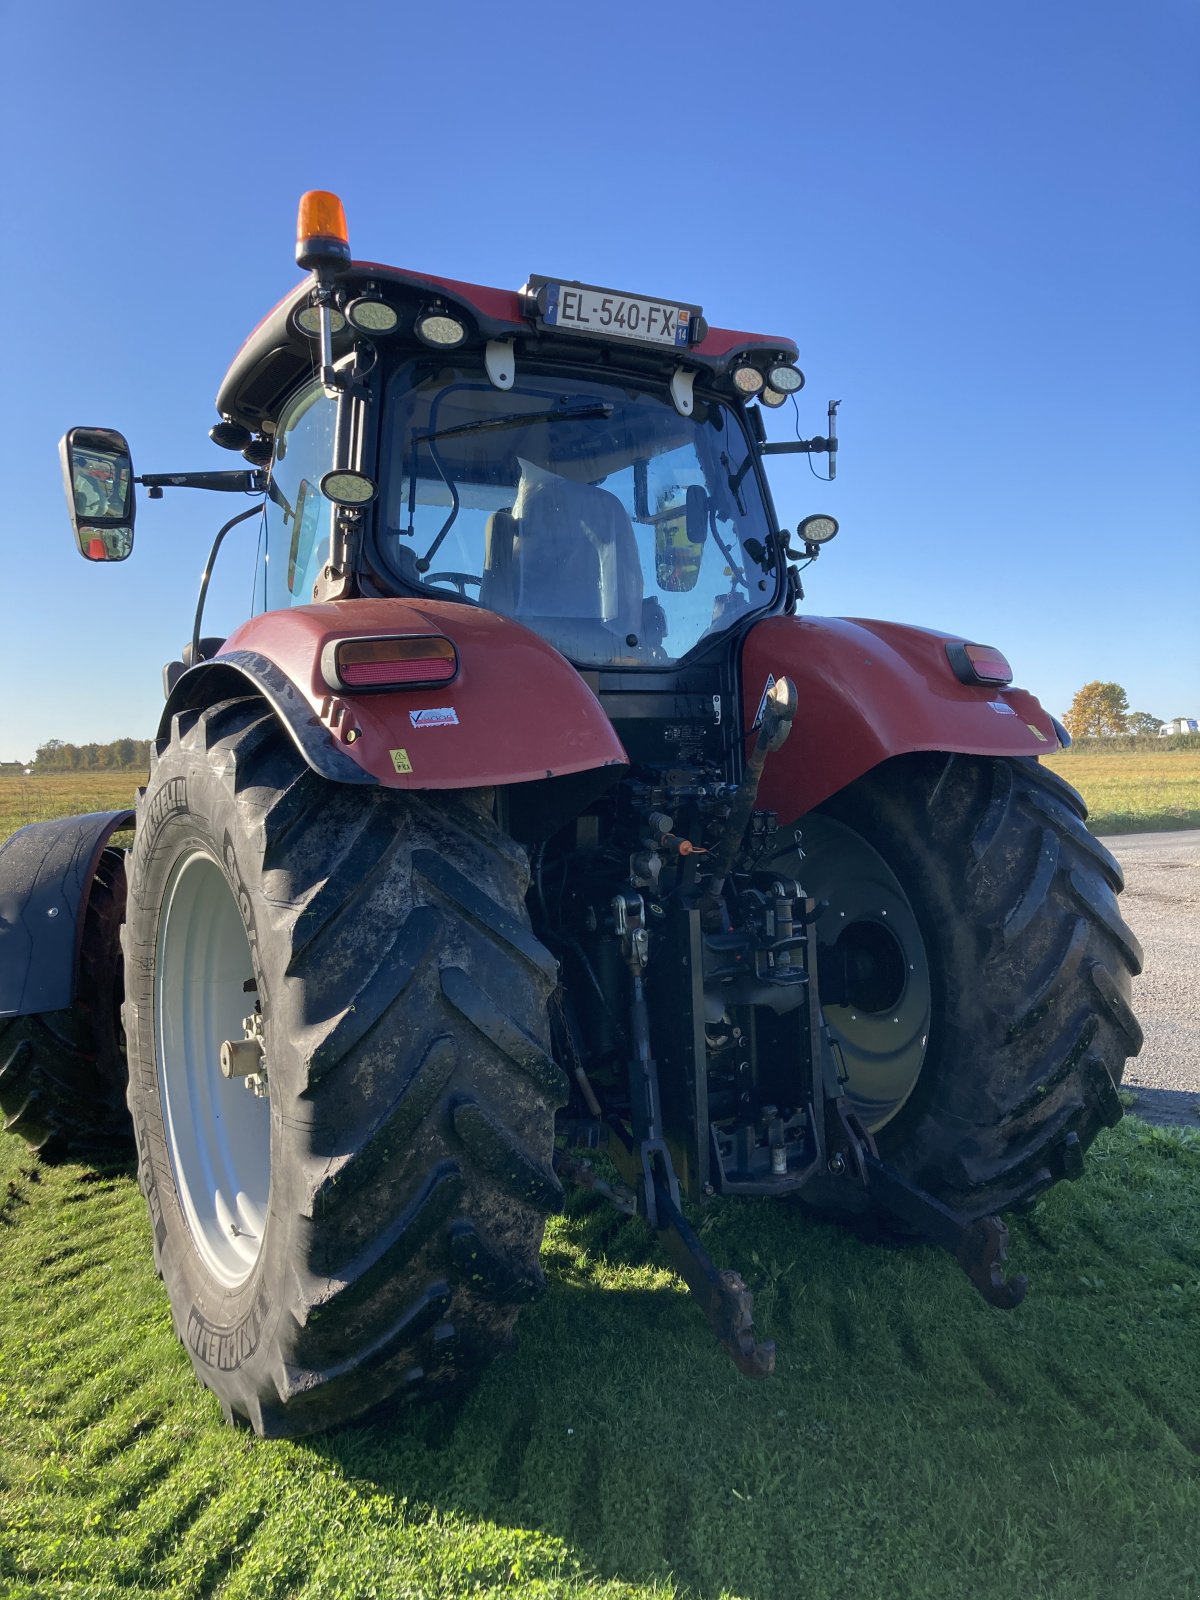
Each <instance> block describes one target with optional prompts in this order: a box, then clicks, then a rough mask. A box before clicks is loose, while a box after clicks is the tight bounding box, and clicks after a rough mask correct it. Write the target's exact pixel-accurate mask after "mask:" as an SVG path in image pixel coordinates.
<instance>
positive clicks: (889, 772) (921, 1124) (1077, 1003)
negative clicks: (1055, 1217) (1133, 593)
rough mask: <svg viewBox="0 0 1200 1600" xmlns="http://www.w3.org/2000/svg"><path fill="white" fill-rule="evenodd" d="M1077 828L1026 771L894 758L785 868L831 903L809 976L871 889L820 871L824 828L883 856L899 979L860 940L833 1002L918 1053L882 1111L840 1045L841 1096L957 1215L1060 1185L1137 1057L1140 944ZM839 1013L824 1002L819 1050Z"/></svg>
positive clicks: (1020, 766)
mask: <svg viewBox="0 0 1200 1600" xmlns="http://www.w3.org/2000/svg"><path fill="white" fill-rule="evenodd" d="M1086 815H1087V810H1086V807H1085V806H1084V804H1083V801H1082V799H1081V798H1080V796H1079V795H1078V794H1077V793H1076V792H1075V790H1074V789H1072V788H1071V787H1070V786H1069V785H1068V784H1066V783H1064V782H1063V781H1062V780H1061V779H1059V778H1058V777H1056V776H1055V774H1054V773H1052V772H1050V771H1049V770H1048V769H1047V768H1044V767H1041V766H1039V765H1038V764H1037V763H1036V762H1032V761H1024V760H1003V759H988V758H986V757H982V756H964V755H955V756H950V757H945V756H941V757H927V756H911V757H904V758H901V759H899V760H895V761H892V762H889V763H888V764H887V765H886V766H885V767H884V768H881V769H880V770H878V771H877V772H876V773H872V774H869V775H868V776H867V777H866V778H863V779H861V780H859V782H857V783H855V784H853V785H851V787H850V788H848V789H847V790H845V791H843V793H841V794H840V795H838V796H836V797H835V798H834V799H833V800H832V801H830V802H828V804H827V805H826V806H824V807H822V810H821V812H820V813H818V814H817V815H816V816H815V817H814V818H813V819H812V820H813V824H814V825H813V826H812V828H811V830H810V831H811V835H812V851H811V854H808V855H807V856H806V859H805V860H804V861H803V862H802V863H801V864H799V867H798V869H797V868H795V864H794V860H793V870H796V871H797V875H798V876H799V877H800V879H801V881H802V883H803V884H804V887H805V888H806V890H807V891H808V892H809V893H810V894H814V895H816V896H817V897H818V898H821V899H827V900H828V901H829V906H828V909H827V910H825V911H824V912H823V913H822V915H821V918H820V920H819V921H818V924H817V938H818V947H819V951H820V955H821V962H819V965H818V971H820V970H822V964H824V965H826V966H830V965H832V956H833V950H834V948H835V947H836V945H837V941H838V940H839V939H843V938H844V937H845V933H844V930H845V928H846V925H847V921H848V920H852V919H854V918H857V919H858V920H859V923H860V924H863V923H865V921H866V920H867V918H868V913H867V911H866V910H865V909H864V908H865V907H866V905H867V903H868V900H870V899H871V897H872V896H873V897H875V898H876V899H878V896H879V890H878V886H877V884H876V883H875V882H873V881H872V882H871V883H870V884H869V885H868V886H867V887H866V888H864V886H863V884H862V883H861V882H857V883H854V882H850V883H848V882H846V881H841V882H839V880H838V877H837V874H836V871H832V872H831V867H830V865H826V866H823V865H822V861H821V853H820V844H821V840H822V838H823V837H825V838H826V839H828V838H829V837H830V830H829V822H828V821H827V820H826V819H829V821H832V823H833V825H834V829H833V832H834V835H835V836H838V837H842V836H843V835H844V834H845V833H848V834H849V836H850V837H852V838H854V839H857V840H860V841H862V842H863V844H864V845H865V847H866V852H867V854H864V856H863V857H862V859H863V860H867V859H868V857H869V856H875V857H877V858H881V859H882V861H883V863H885V864H886V869H887V872H888V874H889V875H890V876H892V881H893V882H894V883H895V885H896V886H897V887H898V890H899V893H900V895H901V896H902V898H903V900H904V902H905V904H906V906H907V908H908V913H909V915H908V921H907V923H906V924H905V927H906V929H907V931H906V932H905V933H904V934H903V936H899V937H898V935H899V925H898V924H896V923H895V922H893V923H892V924H889V927H890V928H891V933H890V935H889V937H890V938H891V940H892V942H893V944H898V946H899V949H900V951H901V955H902V961H901V964H900V967H899V976H898V977H897V973H896V971H895V970H893V967H894V964H893V962H892V960H891V955H892V953H893V952H892V951H891V949H890V947H889V946H887V945H885V943H884V941H883V939H882V938H881V936H879V935H877V934H876V933H875V932H874V931H873V930H866V929H864V927H863V926H860V928H859V931H858V935H857V948H858V950H859V951H860V952H862V953H863V954H864V956H865V957H866V958H867V959H865V960H864V962H863V963H862V965H861V966H860V969H859V976H858V979H857V981H858V983H859V989H858V991H857V992H856V993H855V992H854V991H853V989H852V992H851V998H852V999H857V1000H859V1001H863V1000H865V1001H866V1002H867V1006H868V1009H869V1008H870V1007H872V1006H873V1007H875V1008H876V1010H875V1012H874V1013H873V1019H874V1020H875V1021H877V1022H878V1024H879V1028H880V1030H881V1031H882V1030H886V1028H888V1027H893V1026H894V1027H895V1028H896V1029H897V1037H898V1038H900V1040H901V1044H902V1046H903V1048H905V1049H907V1050H908V1051H909V1052H910V1054H911V1053H912V1052H914V1051H915V1052H916V1054H915V1056H913V1059H912V1062H911V1067H912V1070H911V1078H910V1080H909V1081H907V1082H905V1077H904V1073H903V1072H902V1073H901V1074H900V1076H899V1078H898V1079H896V1082H895V1088H896V1091H897V1096H896V1097H897V1102H898V1103H895V1104H893V1105H891V1106H881V1105H880V1104H879V1103H878V1101H875V1100H872V1098H871V1093H870V1092H868V1091H867V1090H865V1089H864V1085H865V1084H866V1083H867V1078H866V1077H864V1075H863V1074H864V1072H865V1071H866V1067H865V1066H864V1065H863V1063H862V1062H860V1063H859V1064H858V1066H857V1069H856V1064H855V1059H854V1049H855V1048H860V1049H861V1037H860V1036H854V1035H852V1032H851V1031H850V1030H847V1036H846V1038H845V1039H844V1040H843V1046H844V1049H845V1048H846V1046H847V1045H848V1046H849V1048H848V1049H846V1059H847V1068H848V1071H849V1082H848V1084H847V1093H848V1095H849V1096H850V1098H851V1099H852V1100H855V1101H856V1103H857V1105H858V1109H859V1110H860V1112H862V1114H863V1115H864V1117H865V1120H867V1121H869V1122H870V1121H872V1120H873V1121H874V1122H875V1124H876V1127H877V1133H876V1138H877V1141H878V1144H879V1148H880V1154H881V1155H882V1156H883V1157H884V1158H885V1159H886V1160H888V1161H889V1162H890V1163H891V1164H892V1165H893V1166H895V1167H896V1168H897V1169H898V1170H899V1171H900V1172H901V1173H902V1174H904V1175H905V1176H906V1177H908V1178H910V1179H911V1180H912V1181H913V1182H915V1183H917V1184H919V1185H920V1186H921V1187H923V1188H925V1189H927V1190H929V1191H930V1192H932V1193H933V1194H935V1195H937V1196H938V1197H939V1198H940V1199H942V1200H944V1201H946V1202H947V1203H949V1204H952V1205H954V1206H955V1207H957V1208H959V1209H961V1210H962V1211H964V1212H966V1213H967V1214H969V1215H982V1214H984V1213H987V1212H994V1211H1000V1210H1003V1209H1005V1208H1008V1207H1012V1206H1015V1205H1021V1204H1023V1203H1027V1202H1029V1201H1031V1200H1032V1199H1033V1198H1034V1197H1035V1196H1036V1195H1038V1194H1039V1193H1040V1192H1041V1191H1043V1190H1044V1189H1046V1188H1048V1187H1049V1186H1050V1185H1051V1184H1052V1183H1054V1182H1056V1181H1057V1180H1058V1179H1060V1178H1075V1177H1078V1176H1079V1174H1080V1172H1081V1171H1082V1167H1083V1154H1084V1151H1085V1150H1086V1149H1087V1147H1088V1146H1089V1145H1090V1144H1091V1142H1092V1140H1093V1139H1094V1138H1095V1136H1096V1134H1097V1133H1098V1132H1099V1130H1100V1129H1101V1128H1102V1127H1105V1126H1112V1125H1113V1124H1114V1123H1116V1122H1117V1121H1119V1120H1120V1117H1121V1114H1122V1107H1121V1102H1120V1098H1119V1096H1118V1093H1117V1086H1118V1085H1119V1083H1120V1081H1121V1075H1122V1072H1123V1070H1124V1064H1125V1060H1126V1057H1127V1056H1130V1055H1136V1053H1137V1051H1138V1050H1139V1049H1140V1048H1141V1043H1142V1033H1141V1029H1140V1028H1139V1026H1138V1024H1137V1021H1136V1019H1135V1018H1134V1015H1133V1012H1132V1010H1131V1008H1130V1004H1129V995H1130V987H1131V980H1132V978H1133V977H1134V976H1135V975H1136V974H1137V973H1138V972H1140V970H1141V947H1140V946H1139V944H1138V941H1137V939H1136V938H1135V937H1134V935H1133V933H1132V932H1131V931H1130V929H1129V928H1128V927H1127V926H1126V924H1125V922H1124V921H1123V920H1122V918H1121V915H1120V913H1119V912H1118V910H1117V900H1116V897H1117V894H1118V893H1119V892H1120V890H1121V888H1122V887H1123V879H1122V875H1121V870H1120V867H1119V866H1118V865H1117V863H1116V861H1115V860H1114V859H1113V857H1112V856H1111V855H1110V854H1109V852H1108V851H1107V850H1106V849H1105V848H1104V846H1103V845H1101V844H1100V843H1099V842H1098V841H1097V840H1096V839H1094V838H1093V837H1092V836H1091V834H1090V833H1089V832H1088V831H1087V829H1086V827H1085V826H1084V818H1085V817H1086ZM804 826H805V823H804V821H802V827H804ZM823 830H825V831H824V834H823ZM804 845H805V849H806V851H807V850H808V847H809V838H808V836H807V834H806V835H805V838H804ZM836 864H837V863H836V857H835V859H834V861H833V863H832V866H833V867H836ZM839 902H840V908H841V909H843V910H845V909H848V910H849V911H850V918H849V919H848V918H845V917H842V916H840V915H839ZM883 903H886V902H881V904H883ZM851 942H852V944H853V943H854V936H852V940H851ZM872 957H874V967H872V960H871V958H872ZM843 977H844V972H843ZM922 984H923V985H924V993H923V994H922V993H921V992H918V993H917V994H916V995H915V997H914V995H913V994H912V990H913V988H914V986H915V987H916V988H917V989H918V991H920V987H921V985H922ZM881 1001H883V1002H886V1004H884V1005H882V1006H881V1005H880V1004H879V1002H881ZM906 1006H907V1007H908V1010H907V1011H906V1010H905V1007H906ZM922 1007H924V1013H925V1015H927V1017H928V1024H927V1042H926V1038H925V1034H924V1030H923V1029H922V1027H921V1025H920V1023H919V1021H918V1020H917V1019H918V1018H919V1016H920V1014H921V1012H922ZM843 1014H844V1013H843ZM837 1015H838V1011H837V1008H836V1007H832V1008H831V1009H830V1013H829V1020H830V1021H831V1024H832V1026H833V1031H834V1034H835V1037H837V1035H838V1031H839V1030H838V1024H837ZM893 1017H896V1018H897V1019H899V1020H898V1021H897V1022H896V1023H895V1024H893V1022H892V1018H893ZM906 1018H907V1020H906ZM856 1037H859V1043H858V1044H857V1045H856V1043H855V1038H856ZM867 1065H869V1063H867ZM856 1070H857V1080H856ZM868 1076H869V1074H868Z"/></svg>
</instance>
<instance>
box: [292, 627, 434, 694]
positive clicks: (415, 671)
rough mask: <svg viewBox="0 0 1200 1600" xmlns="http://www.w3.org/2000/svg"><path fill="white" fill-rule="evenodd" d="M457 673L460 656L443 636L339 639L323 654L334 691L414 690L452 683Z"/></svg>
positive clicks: (325, 671)
mask: <svg viewBox="0 0 1200 1600" xmlns="http://www.w3.org/2000/svg"><path fill="white" fill-rule="evenodd" d="M457 673H458V652H457V651H456V650H455V648H454V646H453V644H451V642H450V640H449V639H444V638H442V637H441V635H440V634H433V635H430V634H418V635H406V636H403V637H401V638H390V639H338V640H335V641H334V642H333V643H332V644H328V645H326V646H325V649H324V650H323V651H322V653H321V674H322V676H323V677H324V679H325V682H326V683H327V684H328V685H329V687H330V688H331V689H413V688H417V687H420V686H422V685H425V684H434V683H449V682H450V680H451V679H452V678H454V677H455V676H456V675H457Z"/></svg>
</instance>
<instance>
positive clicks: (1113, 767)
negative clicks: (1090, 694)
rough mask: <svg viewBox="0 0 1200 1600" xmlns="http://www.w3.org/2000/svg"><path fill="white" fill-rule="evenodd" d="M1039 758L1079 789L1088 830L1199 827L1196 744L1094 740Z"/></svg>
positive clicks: (1199, 766)
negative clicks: (1147, 746)
mask: <svg viewBox="0 0 1200 1600" xmlns="http://www.w3.org/2000/svg"><path fill="white" fill-rule="evenodd" d="M1198 743H1200V741H1198ZM1043 762H1044V764H1045V765H1046V766H1048V767H1051V768H1053V770H1054V771H1055V772H1057V773H1058V775H1059V777H1060V778H1065V779H1066V780H1067V782H1068V783H1071V784H1074V786H1075V787H1076V788H1077V789H1078V790H1079V792H1080V793H1081V794H1082V795H1083V797H1084V799H1085V800H1086V801H1087V803H1088V811H1089V813H1090V815H1089V817H1088V826H1089V827H1090V828H1091V830H1092V832H1093V833H1097V834H1106V833H1147V832H1153V831H1155V830H1157V829H1177V828H1200V749H1197V748H1191V747H1189V748H1188V749H1177V750H1161V751H1158V750H1154V751H1149V752H1147V751H1144V750H1111V751H1109V750H1097V749H1096V748H1095V741H1093V743H1092V745H1091V746H1090V747H1087V748H1082V749H1079V750H1075V749H1071V750H1063V751H1061V752H1059V754H1057V755H1053V756H1045V757H1043Z"/></svg>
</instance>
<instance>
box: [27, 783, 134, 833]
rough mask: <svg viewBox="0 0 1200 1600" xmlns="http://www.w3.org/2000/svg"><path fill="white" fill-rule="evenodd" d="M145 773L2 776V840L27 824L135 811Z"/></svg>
mask: <svg viewBox="0 0 1200 1600" xmlns="http://www.w3.org/2000/svg"><path fill="white" fill-rule="evenodd" d="M145 781H146V774H145V773H144V772H53V773H48V774H44V775H43V776H41V777H29V778H26V777H25V776H24V775H23V774H20V773H17V774H10V773H0V839H6V838H7V837H8V835H9V834H10V833H13V832H15V831H16V829H17V828H23V827H24V826H25V824H26V823H28V822H45V821H47V820H48V819H49V818H51V817H71V816H76V815H80V814H82V813H83V812H86V811H126V810H132V808H133V801H134V796H135V795H136V793H137V790H138V785H139V784H142V783H145Z"/></svg>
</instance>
